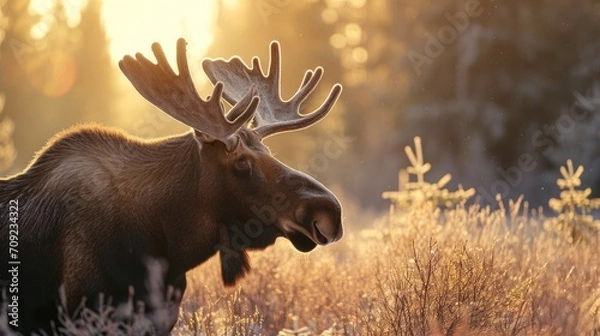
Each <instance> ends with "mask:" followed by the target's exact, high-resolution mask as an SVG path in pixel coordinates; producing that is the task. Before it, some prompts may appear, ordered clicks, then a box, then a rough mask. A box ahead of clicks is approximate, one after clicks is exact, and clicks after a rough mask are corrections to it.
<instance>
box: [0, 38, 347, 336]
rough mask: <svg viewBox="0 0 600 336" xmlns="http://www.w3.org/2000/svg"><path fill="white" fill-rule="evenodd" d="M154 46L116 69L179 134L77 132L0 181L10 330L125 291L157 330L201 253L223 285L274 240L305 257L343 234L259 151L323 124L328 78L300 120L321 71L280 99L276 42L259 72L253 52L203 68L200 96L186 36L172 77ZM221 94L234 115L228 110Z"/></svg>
mask: <svg viewBox="0 0 600 336" xmlns="http://www.w3.org/2000/svg"><path fill="white" fill-rule="evenodd" d="M152 50H153V53H154V55H155V57H156V63H154V62H151V61H149V60H148V59H146V58H145V57H144V56H143V55H141V54H137V55H135V57H131V56H126V57H124V58H123V60H121V62H119V67H120V68H121V70H122V71H123V73H124V74H125V75H126V76H127V78H128V79H129V80H130V82H131V83H132V84H133V86H134V87H135V89H136V90H137V91H138V92H139V93H140V94H141V95H142V96H143V97H145V98H146V99H147V100H148V101H149V102H151V103H152V104H154V105H156V106H157V107H158V108H159V109H161V110H162V111H163V112H164V113H166V114H168V115H169V116H171V117H173V118H174V119H176V120H178V121H180V122H181V123H183V124H185V125H187V126H189V127H191V131H190V132H187V133H185V134H181V135H175V136H172V137H168V138H164V139H156V140H143V139H138V138H135V137H132V136H129V135H126V134H124V133H122V132H120V131H116V130H113V129H108V128H101V127H79V128H74V129H71V130H68V131H65V132H63V133H60V134H58V135H56V136H55V137H54V139H52V140H50V141H49V143H48V145H47V146H46V147H45V148H44V149H42V150H41V151H40V152H39V154H38V155H37V156H36V157H35V158H34V160H33V161H32V163H31V164H30V165H29V167H28V168H27V169H26V170H24V171H23V172H22V173H20V174H17V175H15V176H11V177H8V178H4V179H0V224H1V225H0V251H1V253H0V262H1V263H2V265H6V266H7V267H8V268H9V270H12V273H11V272H7V271H5V272H2V274H1V275H0V286H2V287H3V288H2V289H3V290H4V291H5V293H6V294H7V296H6V301H7V303H8V313H9V316H8V322H9V325H10V326H11V327H16V326H17V324H18V328H15V329H16V330H18V331H20V332H22V333H23V334H29V333H30V332H32V331H38V330H40V329H42V330H46V331H48V330H50V321H53V320H56V317H57V312H58V309H57V307H59V306H60V307H62V308H63V309H64V313H65V314H72V313H73V311H74V310H75V309H76V308H77V307H78V306H79V305H80V303H81V300H82V298H84V297H85V298H87V305H88V306H89V307H92V308H93V307H94V305H97V304H98V297H99V294H100V293H104V295H105V296H106V297H110V298H111V299H112V302H113V304H114V305H119V304H120V303H123V302H126V301H127V300H128V299H129V298H130V296H133V299H134V300H135V301H143V302H145V305H146V307H145V312H146V314H147V316H148V317H149V318H150V319H151V321H152V322H153V324H154V327H155V331H156V332H157V333H158V334H168V333H169V331H170V330H171V329H172V328H173V326H174V325H175V322H176V321H177V313H178V308H179V307H178V306H179V303H180V301H181V296H182V294H183V292H184V290H185V287H186V279H185V273H186V272H187V271H189V270H190V269H192V268H194V267H195V266H197V265H199V264H201V263H203V262H204V261H206V260H207V259H209V258H210V257H211V256H213V255H215V254H217V253H218V254H219V258H220V261H221V273H222V278H223V282H224V283H225V285H232V284H234V283H235V282H236V281H237V280H239V279H240V278H241V277H243V275H244V274H245V273H247V272H248V271H249V270H250V265H249V261H248V257H247V254H246V251H248V250H252V249H264V248H265V247H267V246H269V245H271V244H273V243H274V241H275V239H276V238H277V237H281V236H282V237H285V238H287V239H289V240H290V241H291V242H292V244H293V245H294V247H295V248H296V249H298V250H299V251H303V252H307V251H311V250H312V249H314V248H315V247H316V246H317V245H326V244H329V243H332V242H334V241H337V240H339V239H340V238H341V236H342V231H343V230H342V209H341V205H340V203H339V202H338V200H337V199H336V197H335V196H334V195H333V194H332V193H331V192H330V191H329V190H328V189H327V188H325V187H324V186H323V185H322V184H321V183H319V182H318V181H316V180H315V179H313V178H311V177H310V176H307V175H305V174H303V173H301V172H299V171H296V170H294V169H291V168H289V167H287V166H286V165H284V164H283V163H281V162H279V161H277V160H276V159H275V158H274V157H273V156H272V155H271V153H270V152H269V149H268V148H267V147H266V146H265V145H264V144H263V143H262V140H263V139H264V138H266V137H268V136H271V135H274V134H277V133H280V132H286V131H292V130H297V129H301V128H305V127H308V126H310V125H312V124H314V123H316V122H318V121H319V120H321V119H322V118H323V117H324V116H325V115H326V114H327V113H328V112H329V111H330V110H331V109H332V108H333V106H334V105H335V102H336V101H337V99H338V97H339V95H340V93H341V86H340V85H339V84H336V85H335V86H334V87H333V88H332V89H331V92H330V94H329V96H328V97H327V98H326V100H325V101H324V103H323V104H322V105H321V106H320V107H319V108H317V109H316V110H315V111H313V112H311V113H308V114H300V112H299V111H300V107H301V104H302V103H303V102H304V100H305V99H306V98H307V97H308V96H309V95H310V94H311V92H312V91H313V90H314V89H315V87H316V85H317V84H318V83H319V81H320V79H321V77H322V75H323V69H322V68H320V67H317V68H316V69H315V70H310V71H307V72H306V74H305V76H304V79H303V81H302V83H301V85H300V88H299V89H298V92H297V93H296V94H295V95H294V96H293V97H292V98H291V99H289V100H283V99H282V98H281V96H280V63H281V60H280V51H279V44H278V43H277V42H273V43H272V44H271V54H270V58H271V59H270V65H269V70H268V74H267V75H264V74H263V71H262V70H261V68H260V62H259V60H258V59H257V58H254V59H253V61H252V66H251V67H248V66H247V65H246V64H245V63H244V62H243V61H242V60H241V59H239V58H237V57H234V58H231V59H229V60H223V59H217V60H205V61H204V62H203V68H204V71H205V73H206V74H207V76H208V77H209V78H210V80H211V82H212V83H213V84H214V90H213V92H212V94H211V95H210V97H209V98H208V99H207V100H204V99H202V98H200V97H199V96H198V94H197V91H196V89H195V87H194V84H193V82H192V79H191V75H190V71H189V67H188V63H187V57H186V42H185V41H184V40H183V39H180V40H179V41H178V42H177V65H178V73H175V72H174V70H173V69H172V68H171V66H170V65H169V64H168V62H167V60H166V57H165V55H164V52H163V50H162V48H161V46H160V45H158V44H156V43H155V44H154V45H153V46H152ZM222 100H225V101H226V102H228V103H229V104H230V105H231V106H232V108H231V109H229V110H228V111H225V110H224V107H223V104H222ZM9 251H10V252H11V253H10V254H9ZM156 265H159V266H158V271H157V270H156V267H155V266H156ZM152 277H154V278H155V279H154V281H149V279H150V278H152ZM151 283H154V284H155V285H153V286H150V285H149V284H151ZM156 284H157V285H156ZM150 287H152V288H150ZM15 288H16V291H15ZM156 291H159V293H158V295H159V296H161V297H166V296H167V295H169V293H171V294H172V293H175V294H174V295H171V296H172V297H173V300H174V301H175V302H174V304H172V305H171V306H170V307H169V309H168V310H167V311H165V307H162V306H159V305H158V304H157V303H156V300H152V298H151V296H152V295H157V293H155V292H156ZM11 313H13V314H12V315H10V314H11ZM15 313H16V314H15ZM15 317H16V318H17V319H18V320H16V322H15V319H14V318H15Z"/></svg>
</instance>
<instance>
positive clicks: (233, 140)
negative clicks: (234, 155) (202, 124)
mask: <svg viewBox="0 0 600 336" xmlns="http://www.w3.org/2000/svg"><path fill="white" fill-rule="evenodd" d="M194 135H195V138H196V141H197V142H198V143H199V144H200V145H202V144H204V143H212V142H215V141H219V142H222V143H223V145H225V149H227V151H228V152H232V151H233V150H235V148H236V147H237V146H238V144H239V142H240V139H239V137H238V136H237V135H235V134H232V135H230V136H228V137H227V138H225V139H214V138H212V137H210V136H209V135H206V134H204V133H202V132H198V131H194Z"/></svg>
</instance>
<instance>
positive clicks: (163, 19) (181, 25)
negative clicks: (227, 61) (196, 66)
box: [102, 0, 217, 62]
mask: <svg viewBox="0 0 600 336" xmlns="http://www.w3.org/2000/svg"><path fill="white" fill-rule="evenodd" d="M216 10H217V7H216V4H215V1H214V0H202V1H194V0H169V1H164V0H127V1H121V0H104V2H103V9H102V15H103V19H104V23H105V28H106V33H107V36H108V38H109V40H110V54H111V57H112V58H113V60H114V61H115V62H117V61H118V60H119V59H121V58H122V57H123V56H124V55H127V54H129V55H134V54H135V53H136V52H141V53H143V54H144V55H151V51H150V46H151V44H152V43H153V42H159V43H161V44H162V45H163V48H164V50H165V53H166V54H167V57H168V58H169V59H170V60H171V61H174V59H175V42H176V40H177V39H178V38H179V37H184V38H186V40H187V41H188V42H189V43H188V55H189V58H190V59H191V60H192V59H197V58H200V57H202V56H203V55H204V53H205V52H206V50H207V49H208V47H209V46H210V44H211V42H212V38H213V33H212V29H213V26H214V22H215V19H216Z"/></svg>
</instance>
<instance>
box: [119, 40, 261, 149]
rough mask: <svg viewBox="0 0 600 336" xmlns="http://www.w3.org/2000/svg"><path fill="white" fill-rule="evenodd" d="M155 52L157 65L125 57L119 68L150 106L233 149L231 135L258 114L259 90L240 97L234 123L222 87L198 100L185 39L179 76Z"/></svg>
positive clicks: (157, 49) (179, 54) (159, 49)
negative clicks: (229, 116) (225, 105)
mask: <svg viewBox="0 0 600 336" xmlns="http://www.w3.org/2000/svg"><path fill="white" fill-rule="evenodd" d="M152 51H153V52H154V55H155V56H156V61H157V64H154V63H152V62H150V61H149V60H148V59H147V58H146V57H144V56H143V55H142V54H140V53H137V54H136V55H135V58H133V57H131V56H125V57H124V58H123V59H122V60H121V61H120V62H119V68H121V71H123V73H124V74H125V76H127V78H128V79H129V81H130V82H131V84H133V86H134V87H135V89H136V90H137V91H138V92H139V93H140V94H141V95H142V96H143V97H144V98H146V99H147V100H148V101H149V102H151V103H152V104H154V105H156V106H157V107H158V108H160V109H161V110H162V111H164V112H165V113H167V114H168V115H170V116H171V117H173V118H174V119H176V120H178V121H180V122H182V123H184V124H186V125H188V126H190V127H192V128H194V129H195V130H196V131H198V132H200V133H202V134H203V135H204V136H205V137H207V138H208V140H216V139H218V140H220V141H223V142H225V143H226V144H227V145H228V147H229V145H230V144H231V142H232V137H231V135H233V134H234V133H235V132H237V130H239V129H240V128H241V127H242V126H244V125H246V124H247V123H248V122H249V121H250V120H251V119H252V117H253V116H254V113H255V112H256V108H257V106H258V102H259V98H258V97H257V93H256V87H255V86H252V85H250V86H246V87H245V90H246V92H244V94H240V99H239V100H238V101H237V104H235V105H234V106H233V107H232V108H231V110H230V111H229V113H228V115H235V116H236V118H235V119H233V120H231V121H230V120H228V119H227V118H226V117H225V115H224V114H223V105H222V104H221V95H222V93H223V84H222V83H220V82H218V83H216V84H215V88H214V89H213V92H212V95H211V96H210V98H209V99H208V100H207V101H204V100H202V98H200V96H198V93H197V92H196V88H195V87H194V83H193V81H192V77H191V75H190V70H189V67H188V62H187V57H186V42H185V40H184V39H183V38H180V39H179V40H177V67H178V69H179V74H178V75H176V74H175V72H173V69H172V68H171V66H170V65H169V62H168V61H167V58H166V57H165V53H164V52H163V49H162V47H161V46H160V44H158V43H154V44H152ZM248 88H250V90H248ZM232 105H233V104H232Z"/></svg>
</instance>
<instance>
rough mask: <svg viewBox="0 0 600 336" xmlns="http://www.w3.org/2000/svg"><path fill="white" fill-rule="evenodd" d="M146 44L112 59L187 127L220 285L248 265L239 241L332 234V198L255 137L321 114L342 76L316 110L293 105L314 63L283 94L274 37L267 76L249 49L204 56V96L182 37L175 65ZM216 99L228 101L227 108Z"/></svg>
mask: <svg viewBox="0 0 600 336" xmlns="http://www.w3.org/2000/svg"><path fill="white" fill-rule="evenodd" d="M152 50H153V52H154V55H155V57H156V60H157V64H153V63H152V62H150V61H149V60H148V59H146V58H145V57H144V56H143V55H141V54H137V55H136V58H133V57H130V56H126V57H125V58H124V59H123V60H122V61H121V62H120V63H119V66H120V68H121V70H122V71H123V73H124V74H125V75H126V76H127V77H128V78H129V80H130V81H131V83H132V84H133V86H134V87H135V88H136V89H137V90H138V92H139V93H140V94H141V95H142V96H143V97H144V98H146V99H147V100H148V101H149V102H151V103H153V104H154V105H156V106H157V107H158V108H159V109H161V110H162V111H164V112H165V113H167V114H168V115H170V116H171V117H173V118H174V119H176V120H178V121H180V122H182V123H183V124H185V125H188V126H190V127H192V128H193V130H194V131H193V133H194V137H195V139H196V141H197V144H198V150H199V151H200V153H201V156H202V170H203V173H204V174H203V175H204V176H202V180H205V181H203V183H204V182H206V184H204V186H203V188H205V189H208V188H209V186H211V187H212V188H211V189H209V190H210V192H208V193H205V194H204V195H203V197H206V198H209V199H211V200H212V203H213V206H212V207H211V211H213V212H214V213H215V216H216V218H215V219H216V221H217V222H218V223H219V225H220V227H219V244H218V245H217V249H218V250H219V252H220V257H221V264H222V275H223V281H224V282H225V284H228V285H229V284H233V283H234V282H235V281H236V280H237V279H238V278H239V277H240V276H242V275H243V274H244V273H245V272H246V271H248V269H249V265H248V260H247V256H246V253H245V250H246V249H256V248H264V247H266V246H268V245H270V244H272V243H273V242H274V241H275V239H276V238H277V237H279V236H285V237H286V238H288V239H289V240H290V241H291V242H292V244H293V245H294V246H295V247H296V248H297V249H298V250H299V251H303V252H307V251H310V250H312V249H314V248H315V247H316V246H317V245H326V244H328V243H331V242H334V241H336V240H338V239H340V238H341V236H342V232H343V230H342V224H341V206H340V203H339V202H338V200H337V199H336V197H335V196H334V195H333V194H332V193H331V192H330V191H329V190H328V189H327V188H325V187H324V186H323V185H322V184H321V183H319V182H318V181H316V180H315V179H313V178H311V177H310V176H308V175H306V174H303V173H301V172H298V171H296V170H294V169H292V168H290V167H288V166H286V165H285V164H283V163H281V162H279V161H278V160H277V159H275V158H274V157H273V156H272V155H271V153H270V151H269V149H268V148H267V147H266V146H265V145H264V144H263V143H262V140H263V139H265V138H267V137H269V136H271V135H274V134H277V133H281V132H287V131H293V130H299V129H303V128H306V127H309V126H311V125H313V124H314V123H316V122H318V121H319V120H321V119H322V118H323V117H325V116H326V115H327V113H328V112H329V111H330V110H331V109H332V108H333V106H334V104H335V102H336V101H337V99H338V97H339V95H340V93H341V91H342V87H341V85H339V84H336V85H335V86H334V87H333V88H332V89H331V92H330V93H329V96H328V97H327V99H326V100H325V102H324V103H323V104H322V105H321V106H320V107H319V108H317V109H316V110H315V111H313V112H312V113H309V114H300V107H301V105H302V103H303V102H304V101H305V100H306V98H307V97H308V96H309V95H310V94H311V93H312V92H313V90H314V89H315V87H316V86H317V84H318V83H319V81H320V80H321V77H322V76H323V69H322V68H321V67H317V68H316V69H315V70H314V71H310V70H309V71H307V72H306V74H305V76H304V79H303V81H302V84H301V85H300V88H299V89H298V91H297V92H296V94H294V96H293V97H292V98H291V99H290V100H287V101H286V100H283V99H282V98H281V93H280V89H281V83H280V82H281V71H280V64H281V59H280V48H279V43H278V42H273V43H272V44H271V54H270V66H269V72H268V75H266V76H265V75H264V74H263V72H262V70H261V66H260V61H259V59H258V58H256V57H255V58H254V59H253V60H252V67H248V66H246V65H245V64H244V62H243V61H242V60H241V59H240V58H238V57H234V58H231V59H230V60H228V61H225V60H223V59H218V60H208V59H207V60H205V61H204V62H203V68H204V71H205V73H206V74H207V75H208V77H209V79H210V80H211V82H212V83H213V84H214V85H215V87H214V90H213V92H212V94H211V96H210V97H209V99H208V100H207V101H204V100H202V99H201V98H200V97H199V96H198V94H197V93H196V89H195V87H194V84H193V82H192V79H191V75H190V71H189V67H188V63H187V57H186V42H185V41H184V40H183V39H179V40H178V41H177V65H178V74H175V72H174V71H173V69H172V68H171V67H170V66H169V64H168V62H167V60H166V57H165V55H164V52H163V50H162V48H161V46H160V45H159V44H157V43H155V44H153V46H152ZM222 98H224V99H225V101H227V102H228V103H229V104H231V105H232V106H233V107H232V108H231V109H230V110H229V111H228V112H227V113H224V108H223V104H222V101H221V100H222ZM190 182H191V181H190Z"/></svg>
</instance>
